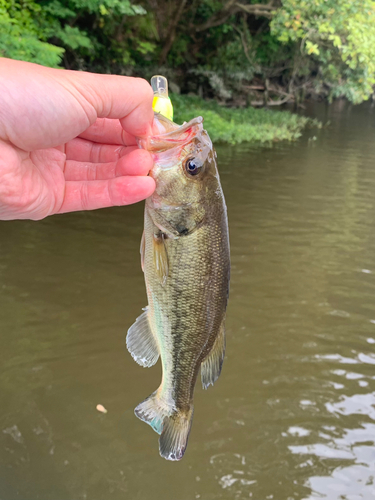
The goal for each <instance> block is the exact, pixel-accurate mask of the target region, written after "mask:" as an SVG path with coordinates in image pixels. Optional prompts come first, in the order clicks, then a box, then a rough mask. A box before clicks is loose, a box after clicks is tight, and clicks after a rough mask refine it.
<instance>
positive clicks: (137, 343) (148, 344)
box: [126, 307, 159, 367]
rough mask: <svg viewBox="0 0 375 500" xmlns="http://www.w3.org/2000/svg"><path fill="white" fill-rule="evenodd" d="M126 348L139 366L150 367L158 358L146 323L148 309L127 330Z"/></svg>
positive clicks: (154, 341)
mask: <svg viewBox="0 0 375 500" xmlns="http://www.w3.org/2000/svg"><path fill="white" fill-rule="evenodd" d="M126 347H127V348H128V351H129V352H130V354H131V355H132V356H133V358H134V360H135V361H136V362H137V363H138V364H139V365H141V366H145V367H147V366H152V365H154V364H155V363H156V362H157V360H158V358H159V349H158V345H157V343H156V340H155V337H154V335H153V333H152V331H151V327H150V323H149V321H148V308H147V307H146V309H145V312H144V313H143V314H141V315H140V316H139V317H138V318H137V319H136V320H135V323H133V324H132V326H131V327H130V328H129V330H128V334H127V336H126Z"/></svg>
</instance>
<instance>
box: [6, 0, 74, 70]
mask: <svg viewBox="0 0 375 500" xmlns="http://www.w3.org/2000/svg"><path fill="white" fill-rule="evenodd" d="M41 11H42V9H41V7H40V5H38V4H37V3H35V2H33V1H24V2H22V1H19V2H17V1H15V0H0V56H2V57H10V58H12V59H20V60H23V61H29V62H37V63H40V64H44V65H45V66H52V67H57V66H58V65H59V64H60V61H61V56H62V54H63V52H64V50H63V49H62V48H60V47H56V46H55V45H51V44H50V43H47V33H46V32H45V31H44V30H43V28H42V27H41V26H40V25H39V24H38V23H37V21H36V19H37V18H38V17H40V16H42V15H43V13H42V12H41Z"/></svg>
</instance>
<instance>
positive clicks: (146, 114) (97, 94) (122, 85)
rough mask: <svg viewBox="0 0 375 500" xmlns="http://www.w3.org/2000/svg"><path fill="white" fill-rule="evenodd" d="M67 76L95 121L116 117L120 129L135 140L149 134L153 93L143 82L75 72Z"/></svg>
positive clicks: (127, 78)
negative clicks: (71, 79)
mask: <svg viewBox="0 0 375 500" xmlns="http://www.w3.org/2000/svg"><path fill="white" fill-rule="evenodd" d="M72 73H73V74H72ZM66 74H67V76H68V78H69V79H70V78H73V80H74V81H73V82H72V83H74V85H75V87H76V88H77V87H78V89H79V90H80V92H81V94H82V95H83V96H84V97H85V98H86V99H87V100H88V102H89V103H90V104H92V105H93V106H94V108H95V111H96V117H97V118H118V119H119V120H120V123H121V125H122V127H123V129H124V130H125V131H126V132H127V133H128V134H131V135H133V136H136V137H142V136H147V135H148V134H149V133H150V132H151V125H152V121H153V117H154V112H153V109H152V100H153V98H154V93H153V91H152V88H151V86H150V84H149V83H148V82H147V81H146V80H144V79H143V78H134V77H128V76H117V75H98V74H93V73H83V72H74V71H67V72H66ZM77 84H78V85H77ZM92 123H94V122H92ZM92 123H91V124H92Z"/></svg>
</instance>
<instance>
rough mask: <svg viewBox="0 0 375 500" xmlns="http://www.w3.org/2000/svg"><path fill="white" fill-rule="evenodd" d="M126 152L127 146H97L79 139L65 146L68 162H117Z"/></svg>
mask: <svg viewBox="0 0 375 500" xmlns="http://www.w3.org/2000/svg"><path fill="white" fill-rule="evenodd" d="M126 152H127V147H126V146H120V145H112V144H97V143H95V142H91V141H86V140H85V139H80V138H78V137H77V138H76V139H73V140H71V141H69V142H68V143H67V144H66V145H65V154H66V158H67V160H75V161H89V162H91V163H108V162H110V161H117V160H118V159H119V158H120V157H121V156H123V155H124V154H126Z"/></svg>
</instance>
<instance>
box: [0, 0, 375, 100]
mask: <svg viewBox="0 0 375 500" xmlns="http://www.w3.org/2000/svg"><path fill="white" fill-rule="evenodd" d="M133 1H134V2H137V3H132V2H133ZM181 6H183V9H182V10H181V9H180V7H181ZM262 12H263V14H262ZM0 55H2V56H7V57H12V58H15V59H24V60H27V61H33V62H38V63H40V64H44V65H47V66H55V67H56V66H59V65H61V64H63V65H64V66H65V67H67V68H70V69H82V70H90V71H96V72H102V73H106V72H112V73H119V74H135V75H139V76H144V77H147V78H149V76H151V74H153V73H157V72H162V73H164V74H166V76H168V77H169V78H171V79H172V80H173V81H174V82H175V83H177V84H178V85H179V86H180V87H181V89H182V92H184V93H188V92H194V93H197V94H199V95H201V96H204V97H210V98H212V97H216V98H218V99H219V100H220V101H222V102H225V103H227V104H230V105H232V106H233V105H235V106H237V105H245V103H247V102H251V101H258V102H259V101H262V100H263V98H264V97H265V99H266V100H267V99H269V98H270V99H271V100H272V99H274V100H280V99H282V98H284V97H285V96H289V97H291V96H292V97H293V96H294V98H295V99H296V100H298V99H303V98H304V97H305V96H306V95H312V94H317V93H318V94H320V95H324V96H328V98H329V99H333V98H336V97H341V96H345V97H347V98H348V99H349V100H350V101H352V102H354V103H358V102H361V101H362V100H365V99H367V98H368V97H369V96H370V95H371V94H372V93H373V87H374V85H375V0H273V1H270V0H238V1H236V2H228V1H227V0H194V1H187V2H186V3H185V2H182V1H181V2H173V1H171V0H39V1H37V0H0ZM266 87H267V92H266V93H262V92H263V91H264V89H265V88H266ZM254 88H255V89H257V90H256V91H255V92H254ZM262 89H263V91H262ZM268 89H271V90H270V93H269V91H268ZM272 91H273V92H274V93H273V94H272Z"/></svg>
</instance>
